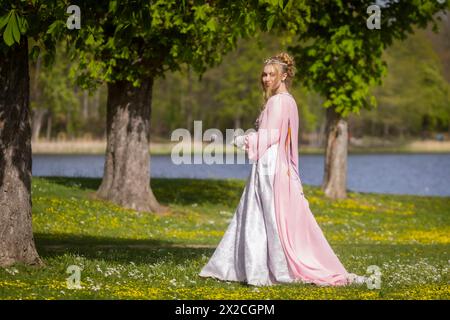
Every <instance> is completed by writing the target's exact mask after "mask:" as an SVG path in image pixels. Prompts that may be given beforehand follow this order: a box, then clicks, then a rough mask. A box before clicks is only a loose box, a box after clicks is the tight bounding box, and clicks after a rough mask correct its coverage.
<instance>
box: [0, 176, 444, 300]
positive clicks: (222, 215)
mask: <svg viewBox="0 0 450 320" xmlns="http://www.w3.org/2000/svg"><path fill="white" fill-rule="evenodd" d="M99 184H100V180H99V179H81V178H46V179H44V178H34V179H33V188H32V195H33V228H34V234H35V240H36V245H37V248H38V252H39V254H40V256H41V258H42V259H43V260H44V262H45V266H44V267H39V268H37V267H30V266H24V265H15V266H12V267H9V268H4V269H2V268H0V299H449V298H450V284H449V280H450V277H449V267H450V261H449V259H450V256H449V251H450V198H449V197H422V196H408V195H383V194H371V193H356V192H349V194H348V199H345V200H340V201H331V200H329V199H327V198H325V197H324V195H323V193H322V191H321V190H320V189H319V188H317V187H310V186H304V190H305V195H306V198H307V199H308V201H309V204H310V207H311V210H312V212H313V213H314V215H315V217H316V219H317V221H318V223H319V224H320V226H321V228H322V230H323V231H324V233H325V235H326V237H327V239H328V240H329V242H330V244H331V246H332V247H333V249H334V250H335V252H336V254H337V255H338V256H339V258H340V259H341V261H342V263H343V264H344V266H345V267H346V269H347V270H348V271H349V272H354V273H357V274H366V275H369V273H366V270H367V267H368V266H370V265H377V266H378V267H379V268H380V270H381V272H382V276H381V281H382V282H381V288H380V289H369V288H367V286H364V285H363V286H357V285H352V286H347V287H337V288H336V287H335V288H333V287H315V286H312V285H303V284H290V285H276V286H271V287H253V286H248V285H246V284H243V283H237V282H222V281H218V280H214V279H211V278H206V279H205V278H200V277H198V273H199V271H200V270H201V268H202V267H203V265H204V264H205V263H206V262H207V260H208V258H209V257H210V256H211V255H212V253H213V252H214V248H215V246H216V245H217V244H218V242H219V241H220V239H221V237H222V235H223V233H224V231H225V229H226V227H227V225H228V221H229V220H230V219H231V217H232V216H233V214H234V211H235V209H236V207H237V205H238V202H239V199H240V196H241V193H242V191H243V188H244V184H245V181H244V180H189V179H152V187H153V190H154V193H155V195H156V196H157V198H158V199H159V200H160V201H161V202H162V203H164V204H166V205H168V206H170V208H171V214H169V215H166V216H155V215H152V214H148V213H137V212H134V211H132V210H125V209H122V208H120V207H117V206H115V205H113V204H110V203H107V202H103V201H99V200H95V199H94V198H93V197H92V194H93V192H94V191H95V190H96V188H97V187H98V186H99ZM70 265H77V266H79V267H80V268H81V289H69V288H68V287H67V282H66V278H67V277H69V274H68V273H66V271H67V268H68V267H69V266H70Z"/></svg>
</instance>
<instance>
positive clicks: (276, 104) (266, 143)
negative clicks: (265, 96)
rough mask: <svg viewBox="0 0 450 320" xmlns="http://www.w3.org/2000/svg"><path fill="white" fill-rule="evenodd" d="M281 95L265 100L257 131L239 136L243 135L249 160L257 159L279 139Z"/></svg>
mask: <svg viewBox="0 0 450 320" xmlns="http://www.w3.org/2000/svg"><path fill="white" fill-rule="evenodd" d="M281 96H282V95H276V96H273V97H271V98H270V99H269V100H268V101H267V106H266V109H265V110H264V114H263V115H262V121H261V123H260V127H259V128H258V131H257V132H251V133H249V134H247V135H244V136H241V137H244V148H245V150H246V151H247V153H248V158H249V159H250V160H254V161H256V160H258V159H259V158H261V157H262V155H263V154H264V152H265V151H266V150H267V149H268V148H269V147H270V146H271V145H273V144H274V143H277V142H278V141H279V140H280V131H281V124H282V120H283V105H282V97H281Z"/></svg>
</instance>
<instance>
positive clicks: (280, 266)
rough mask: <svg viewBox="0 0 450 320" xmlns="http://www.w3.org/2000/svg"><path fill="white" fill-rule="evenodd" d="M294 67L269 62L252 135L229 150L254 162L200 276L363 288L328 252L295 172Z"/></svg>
mask: <svg viewBox="0 0 450 320" xmlns="http://www.w3.org/2000/svg"><path fill="white" fill-rule="evenodd" d="M294 68H295V67H294V60H293V59H292V57H291V56H290V55H288V54H287V53H280V54H278V55H276V56H274V57H271V58H269V59H267V60H266V61H265V63H264V68H263V71H262V74H261V85H262V87H263V92H264V97H265V99H266V103H265V106H264V109H263V110H262V112H261V114H260V115H259V117H258V119H257V121H256V123H257V129H258V131H256V132H251V133H250V134H247V135H242V136H237V137H235V139H234V144H235V145H236V146H237V147H239V148H241V149H243V150H245V151H246V152H247V154H248V157H249V159H250V160H251V161H253V165H252V170H251V174H250V176H249V177H248V180H247V183H246V186H245V189H244V191H243V193H242V196H241V199H240V201H239V204H238V206H237V209H236V211H235V214H234V216H233V218H232V220H231V222H230V225H229V226H228V229H227V230H226V232H225V235H224V236H223V238H222V240H221V241H220V243H219V245H218V247H217V248H216V250H215V252H214V254H213V255H212V257H211V258H210V260H209V261H208V263H207V264H206V265H205V266H204V267H203V269H202V270H201V272H200V274H199V275H200V276H202V277H213V278H216V279H220V280H225V281H240V282H245V283H248V284H250V285H257V286H258V285H272V284H278V283H292V282H301V283H311V284H316V285H320V286H328V285H330V286H340V285H347V284H351V283H364V281H365V280H366V278H365V277H363V276H357V275H355V274H353V273H348V272H347V271H346V269H345V268H344V266H343V265H342V264H341V262H340V261H339V259H338V257H337V256H336V254H335V253H334V252H333V249H332V248H331V247H330V245H329V243H328V241H327V240H326V238H325V236H324V234H323V232H322V230H321V229H320V227H319V225H318V224H317V222H316V220H315V218H314V216H313V214H312V212H311V210H310V208H309V203H308V200H307V199H306V197H305V195H304V194H303V187H302V182H301V180H300V176H299V173H298V123H299V120H298V110H297V104H296V102H295V99H294V97H293V96H292V95H291V94H290V93H289V88H290V85H291V81H292V79H293V76H294V70H295V69H294Z"/></svg>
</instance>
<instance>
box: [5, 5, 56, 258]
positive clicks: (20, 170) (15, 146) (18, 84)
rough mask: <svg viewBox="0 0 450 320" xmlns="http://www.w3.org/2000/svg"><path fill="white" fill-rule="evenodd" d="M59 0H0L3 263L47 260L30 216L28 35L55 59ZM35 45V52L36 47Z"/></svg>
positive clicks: (47, 58)
mask: <svg viewBox="0 0 450 320" xmlns="http://www.w3.org/2000/svg"><path fill="white" fill-rule="evenodd" d="M58 3H59V1H45V4H43V3H42V2H41V1H16V2H15V4H11V3H10V1H4V0H0V31H3V41H1V42H0V265H1V266H8V265H11V264H14V263H16V262H23V263H28V264H37V265H39V264H42V260H41V259H40V258H39V255H38V253H37V251H36V247H35V243H34V238H33V231H32V221H31V128H30V119H29V118H30V103H29V98H30V97H29V89H30V88H29V87H30V84H29V74H28V71H29V69H28V37H33V38H35V39H38V40H39V43H40V45H41V46H42V48H44V49H46V50H47V53H46V55H45V59H44V60H45V61H47V62H48V61H50V60H51V56H52V49H53V48H54V42H53V41H52V39H51V38H49V37H46V36H45V35H46V31H47V30H48V25H49V23H50V22H51V20H52V16H53V14H54V13H55V12H57V11H58V8H60V7H58ZM36 51H37V47H34V48H33V50H32V52H36Z"/></svg>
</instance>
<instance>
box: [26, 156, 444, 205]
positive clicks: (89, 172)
mask: <svg viewBox="0 0 450 320" xmlns="http://www.w3.org/2000/svg"><path fill="white" fill-rule="evenodd" d="M103 165H104V156H103V155H43V154H36V155H33V175H34V176H41V177H45V176H64V177H96V178H99V177H102V175H103ZM347 166H348V172H347V173H348V174H347V188H348V189H349V190H351V191H358V192H375V193H391V194H414V195H433V196H450V154H448V153H446V154H432V153H430V154H426V153H424V154H381V153H380V154H350V155H349V156H348V162H347ZM250 168H251V164H250V163H248V160H247V162H246V163H245V164H212V165H208V164H204V163H203V164H190V165H188V164H182V165H175V164H174V163H172V161H171V158H170V156H169V155H167V156H166V155H160V156H158V155H153V156H152V157H151V164H150V172H151V176H152V177H155V178H195V179H226V178H237V179H243V180H246V179H247V177H248V175H249V174H250ZM323 168H324V157H323V155H301V156H300V157H299V172H300V178H301V180H302V182H303V183H304V184H307V185H315V186H318V185H320V184H321V182H322V179H323Z"/></svg>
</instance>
